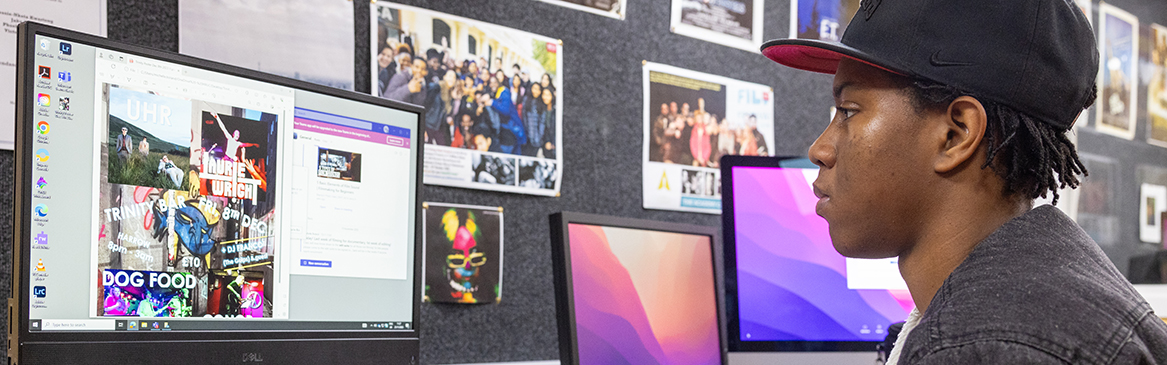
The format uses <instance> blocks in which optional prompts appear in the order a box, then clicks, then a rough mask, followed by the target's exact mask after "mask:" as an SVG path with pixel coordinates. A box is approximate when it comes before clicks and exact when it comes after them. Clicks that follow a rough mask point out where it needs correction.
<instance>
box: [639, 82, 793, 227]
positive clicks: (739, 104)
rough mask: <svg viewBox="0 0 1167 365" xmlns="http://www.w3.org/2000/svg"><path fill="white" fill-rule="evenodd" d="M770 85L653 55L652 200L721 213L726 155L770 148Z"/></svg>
mask: <svg viewBox="0 0 1167 365" xmlns="http://www.w3.org/2000/svg"><path fill="white" fill-rule="evenodd" d="M773 94H774V91H773V89H771V88H770V87H769V86H765V85H759V84H754V83H748V82H742V81H738V80H733V79H729V78H725V77H721V76H716V75H710V74H705V73H700V72H694V71H690V70H685V69H681V68H677V67H672V66H667V65H663V64H658V63H652V62H647V63H645V65H644V150H643V161H644V181H643V188H644V207H645V208H648V209H665V210H679V211H687V212H698V213H709V214H720V213H721V189H720V186H719V185H718V184H720V181H721V178H720V176H721V175H720V170H719V167H720V166H719V164H718V162H719V161H720V160H721V156H725V155H742V156H770V155H772V152H771V151H773V150H774V144H773V143H774V117H773V113H774V111H773V108H774V101H773V99H774V95H773Z"/></svg>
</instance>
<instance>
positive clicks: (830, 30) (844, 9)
mask: <svg viewBox="0 0 1167 365" xmlns="http://www.w3.org/2000/svg"><path fill="white" fill-rule="evenodd" d="M859 3H860V1H859V0H790V38H802V39H817V40H822V41H828V42H838V41H839V40H840V39H842V38H843V32H844V31H846V30H847V25H848V24H850V23H851V18H854V17H855V14H856V12H857V11H859Z"/></svg>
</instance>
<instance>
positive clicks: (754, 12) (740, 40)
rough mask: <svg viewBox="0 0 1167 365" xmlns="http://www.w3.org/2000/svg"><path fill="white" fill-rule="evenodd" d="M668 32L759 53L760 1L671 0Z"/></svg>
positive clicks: (760, 30)
mask: <svg viewBox="0 0 1167 365" xmlns="http://www.w3.org/2000/svg"><path fill="white" fill-rule="evenodd" d="M672 2H673V5H672V17H671V18H670V21H669V29H670V30H672V32H673V33H677V34H680V35H683V36H688V37H693V38H697V39H700V40H703V41H706V42H712V43H717V44H721V45H726V46H730V47H735V48H739V49H742V50H746V51H750V52H755V53H757V52H760V51H759V49H760V48H761V47H762V6H763V5H762V4H763V1H762V0H672Z"/></svg>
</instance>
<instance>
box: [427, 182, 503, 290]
mask: <svg viewBox="0 0 1167 365" xmlns="http://www.w3.org/2000/svg"><path fill="white" fill-rule="evenodd" d="M425 207H426V214H425V217H426V223H425V227H426V233H425V238H426V243H425V246H426V267H427V269H426V270H425V271H426V273H425V275H426V287H425V288H426V290H425V300H427V301H430V302H435V303H467V304H473V303H494V302H497V301H498V299H499V298H500V297H501V291H502V285H501V272H502V270H501V269H502V209H500V208H490V207H467V206H452V205H451V206H446V205H442V206H439V205H438V204H435V203H426V204H425Z"/></svg>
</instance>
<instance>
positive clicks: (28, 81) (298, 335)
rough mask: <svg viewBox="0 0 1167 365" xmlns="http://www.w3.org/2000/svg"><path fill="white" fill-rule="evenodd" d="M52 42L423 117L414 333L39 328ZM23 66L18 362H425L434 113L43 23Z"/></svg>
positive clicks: (12, 343) (14, 338) (14, 312)
mask: <svg viewBox="0 0 1167 365" xmlns="http://www.w3.org/2000/svg"><path fill="white" fill-rule="evenodd" d="M38 35H39V36H46V37H52V38H55V39H59V40H63V41H69V42H73V43H77V44H83V45H87V46H94V47H98V48H103V49H107V50H112V51H116V52H122V53H126V54H131V55H137V56H143V57H147V58H153V59H156V60H160V61H165V62H170V63H175V64H179V65H183V66H189V67H193V68H200V69H206V70H210V71H213V72H217V73H221V74H225V75H230V76H236V77H241V78H246V79H252V80H256V81H260V82H265V83H270V84H275V85H279V86H284V87H289V88H294V89H300V90H304V91H310V92H313V93H318V94H322V95H326V96H331V97H336V98H341V99H347V100H350V101H355V102H360V103H365V104H371V105H375V106H378V107H383V108H390V109H395V110H398V111H403V112H406V113H410V114H414V115H415V116H416V120H417V125H415V126H412V128H413V130H414V131H416V132H415V133H412V135H411V136H410V143H411V144H412V145H413V146H418V148H417V153H416V157H415V159H414V161H411V162H410V164H411V165H412V167H414V168H415V169H416V170H415V171H417V174H416V179H415V180H414V181H413V182H411V184H412V185H413V186H414V187H415V190H414V191H415V196H414V197H413V198H414V207H413V210H414V212H413V215H414V217H415V219H414V224H413V227H412V229H413V231H414V232H415V234H414V242H413V244H414V247H415V250H414V253H413V263H414V268H413V273H412V274H413V281H414V282H413V303H412V310H413V316H412V326H411V327H412V328H410V329H406V330H392V331H336V330H318V331H315V330H314V331H302V330H273V331H265V330H216V331H160V332H143V331H140V332H133V333H130V332H115V331H110V332H108V333H107V332H104V331H102V332H63V333H56V332H47V331H30V330H29V326H30V322H31V321H30V319H29V317H28V315H29V313H28V311H27V310H26V309H27V308H28V307H29V300H30V299H29V295H30V285H29V283H28V282H27V280H26V276H27V275H26V273H28V272H30V269H31V265H32V263H31V256H30V246H31V232H30V230H29V229H28V224H29V222H30V221H31V214H32V212H31V210H32V209H31V205H30V200H31V197H32V186H31V182H32V179H31V176H33V175H32V173H33V171H32V168H33V163H32V158H31V157H32V155H33V134H34V130H33V129H34V123H35V122H34V121H35V119H34V116H35V108H34V106H33V100H34V98H33V97H32V96H33V95H35V76H36V73H35V72H36V63H35V58H34V56H35V50H34V48H35V46H36V45H35V42H36V41H35V37H36V36H38ZM16 58H17V68H16V74H17V75H16V96H17V97H16V99H17V102H16V119H15V124H16V146H15V150H14V153H15V160H16V167H15V171H14V172H15V177H14V180H15V181H14V185H15V186H14V188H13V207H14V208H13V209H14V210H15V212H14V214H13V227H15V228H14V229H15V232H14V234H13V235H12V236H13V237H12V239H13V241H12V249H13V256H12V257H13V260H14V261H13V265H12V268H13V269H12V284H13V285H12V288H13V290H12V294H11V297H10V298H9V301H8V303H9V304H8V319H9V327H8V328H9V334H8V335H9V342H8V343H9V345H8V357H9V359H10V363H12V364H18V363H22V362H25V363H46V364H90V363H92V364H109V363H170V362H175V361H178V362H193V363H215V364H227V363H251V362H261V361H266V362H269V363H351V364H365V363H370V364H386V363H390V364H416V363H417V362H418V361H419V354H420V345H419V343H420V341H419V335H420V329H419V322H420V318H421V314H420V313H421V284H420V283H421V282H422V280H423V277H422V273H421V269H422V265H421V260H422V248H421V247H422V242H421V234H420V232H421V219H420V217H421V214H422V213H421V202H422V201H423V200H424V198H423V186H424V185H423V183H422V173H421V162H422V161H423V160H424V156H423V150H424V148H421V146H423V141H422V137H421V136H422V133H421V131H424V129H423V128H422V122H423V121H422V119H421V115H422V114H423V112H424V108H423V107H420V106H416V105H412V104H405V103H400V102H395V101H390V100H385V99H381V98H376V97H373V96H371V95H367V94H361V93H356V92H352V91H347V90H340V89H334V88H329V87H325V86H321V85H317V84H313V83H309V82H305V81H300V80H295V79H290V78H286V77H282V76H276V75H271V74H266V73H262V72H258V71H254V70H250V69H245V68H240V67H236V66H231V65H227V64H222V63H218V62H214V61H209V60H205V59H200V58H195V57H190V56H186V55H181V54H178V53H173V52H167V51H160V50H155V49H150V48H146V47H140V46H135V45H130V44H126V43H121V42H116V41H111V40H108V39H105V38H102V37H97V36H93V35H89V34H85V33H80V32H74V31H70V30H66V29H62V28H57V27H53V26H49V25H45V24H40V23H36V22H23V23H21V24H20V25H19V26H18V27H17V57H16Z"/></svg>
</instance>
